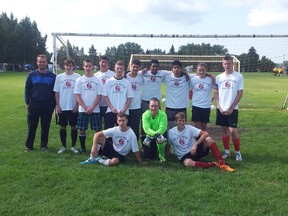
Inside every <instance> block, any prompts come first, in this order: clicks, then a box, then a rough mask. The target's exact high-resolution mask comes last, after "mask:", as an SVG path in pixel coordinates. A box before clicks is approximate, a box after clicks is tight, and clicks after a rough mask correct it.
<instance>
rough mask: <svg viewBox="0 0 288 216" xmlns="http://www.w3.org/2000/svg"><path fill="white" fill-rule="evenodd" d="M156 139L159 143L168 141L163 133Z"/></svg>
mask: <svg viewBox="0 0 288 216" xmlns="http://www.w3.org/2000/svg"><path fill="white" fill-rule="evenodd" d="M156 139H157V142H158V143H164V142H166V140H167V139H166V138H165V137H164V136H163V135H161V134H158V135H157V136H156Z"/></svg>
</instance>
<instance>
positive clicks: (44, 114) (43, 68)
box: [25, 54, 56, 152]
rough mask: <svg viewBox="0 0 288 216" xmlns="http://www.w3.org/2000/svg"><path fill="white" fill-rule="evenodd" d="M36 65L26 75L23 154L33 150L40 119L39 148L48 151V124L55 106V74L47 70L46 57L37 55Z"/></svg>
mask: <svg viewBox="0 0 288 216" xmlns="http://www.w3.org/2000/svg"><path fill="white" fill-rule="evenodd" d="M36 63H37V66H38V69H36V70H34V71H32V72H30V73H29V74H28V76H27V79H26V83H25V103H26V104H27V106H28V107H27V110H28V116H27V122H28V136H27V139H26V148H25V152H28V151H31V150H33V144H34V140H35V135H36V130H37V127H38V122H39V118H40V119H41V120H40V123H41V143H40V147H41V149H42V150H43V151H45V150H47V149H48V147H47V144H48V136H49V128H50V122H51V118H52V113H53V111H54V108H55V105H56V102H55V94H54V91H53V87H54V83H55V79H56V74H54V73H52V72H51V71H49V70H48V69H47V64H48V58H47V56H46V55H43V54H41V55H38V56H37V60H36Z"/></svg>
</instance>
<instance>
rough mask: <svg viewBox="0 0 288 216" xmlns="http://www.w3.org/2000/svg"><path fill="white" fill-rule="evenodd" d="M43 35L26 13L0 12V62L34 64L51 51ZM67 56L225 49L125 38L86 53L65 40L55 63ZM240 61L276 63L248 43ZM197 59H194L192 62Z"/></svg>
mask: <svg viewBox="0 0 288 216" xmlns="http://www.w3.org/2000/svg"><path fill="white" fill-rule="evenodd" d="M46 40H47V35H44V36H42V35H41V32H40V31H39V30H38V28H37V24H36V22H35V21H31V20H30V18H29V17H25V18H23V19H21V20H20V21H19V22H18V20H17V19H16V18H14V15H13V14H11V15H10V16H8V15H7V14H6V13H2V14H1V15H0V63H8V65H9V68H8V70H16V68H15V65H21V66H22V67H23V66H24V65H25V64H27V63H29V64H34V62H35V59H36V56H37V55H38V54H40V53H44V54H46V55H47V56H48V58H49V59H50V58H51V56H52V53H49V52H48V51H47V49H46ZM67 50H68V53H69V57H70V58H72V59H74V60H75V61H76V65H78V66H79V67H81V65H82V61H83V60H84V59H85V58H90V59H91V60H92V61H93V62H94V63H95V65H97V64H98V59H99V56H100V55H106V56H107V57H108V58H109V59H110V65H111V66H112V65H114V64H115V62H116V61H117V60H119V59H121V60H123V61H124V62H125V64H126V65H128V63H129V60H130V56H131V54H157V55H213V56H215V54H217V55H225V54H228V53H229V50H228V49H227V48H225V47H224V46H222V45H211V44H209V43H207V44H206V43H202V44H194V43H188V44H186V45H182V46H180V47H179V48H178V51H175V48H174V45H173V44H172V45H171V48H170V49H169V51H168V52H166V51H165V50H161V49H159V48H155V49H153V50H148V49H147V50H144V49H143V48H142V47H141V45H139V44H137V43H134V42H126V43H123V44H120V45H118V46H117V47H116V46H112V47H107V48H106V50H105V53H103V54H101V53H98V51H97V49H96V48H95V46H94V45H93V44H92V45H91V46H90V48H89V50H88V53H87V54H86V53H85V52H84V48H83V47H78V46H75V45H72V44H71V43H70V42H69V41H67V46H66V47H64V46H62V47H60V49H59V51H58V59H57V61H58V63H59V64H60V67H61V66H62V65H61V63H62V62H63V61H64V60H65V59H66V58H67V56H66V53H67ZM236 57H237V58H238V59H239V60H240V62H241V71H247V72H257V71H261V72H271V71H272V70H273V68H274V67H275V66H276V64H275V63H274V62H273V61H271V60H270V59H269V58H267V57H266V56H262V57H260V56H259V54H257V51H256V49H255V48H254V47H251V48H250V49H249V50H248V52H247V53H242V54H241V55H237V56H236ZM196 64H197V63H195V66H196ZM207 64H208V66H209V70H210V71H222V66H221V64H219V63H218V64H217V63H207ZM143 66H146V65H143Z"/></svg>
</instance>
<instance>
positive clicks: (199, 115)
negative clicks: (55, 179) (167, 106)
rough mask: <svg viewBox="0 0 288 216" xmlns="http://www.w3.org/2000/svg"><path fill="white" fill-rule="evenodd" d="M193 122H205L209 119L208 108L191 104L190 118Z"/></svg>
mask: <svg viewBox="0 0 288 216" xmlns="http://www.w3.org/2000/svg"><path fill="white" fill-rule="evenodd" d="M191 120H192V121H193V122H205V123H208V122H209V120H210V108H201V107H196V106H192V118H191Z"/></svg>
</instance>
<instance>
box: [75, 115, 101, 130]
mask: <svg viewBox="0 0 288 216" xmlns="http://www.w3.org/2000/svg"><path fill="white" fill-rule="evenodd" d="M89 120H90V126H91V130H95V131H100V130H101V129H102V124H101V117H100V113H92V114H90V115H87V114H86V113H84V112H80V113H79V114H78V122H77V129H78V130H80V131H86V130H87V129H88V123H89Z"/></svg>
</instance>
